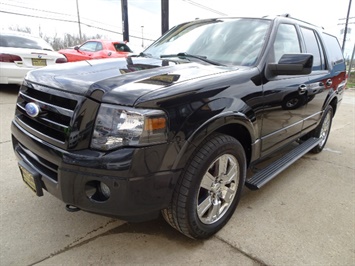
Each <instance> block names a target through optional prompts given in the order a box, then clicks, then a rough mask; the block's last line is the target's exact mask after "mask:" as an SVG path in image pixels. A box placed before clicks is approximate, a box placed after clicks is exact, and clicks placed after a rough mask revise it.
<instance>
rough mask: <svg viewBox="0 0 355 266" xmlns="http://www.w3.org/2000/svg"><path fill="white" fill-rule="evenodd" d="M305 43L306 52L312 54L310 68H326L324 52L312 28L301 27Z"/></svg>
mask: <svg viewBox="0 0 355 266" xmlns="http://www.w3.org/2000/svg"><path fill="white" fill-rule="evenodd" d="M301 31H302V35H303V37H304V40H305V44H306V52H307V53H310V54H312V55H313V67H312V70H324V69H326V65H325V60H324V53H323V49H322V46H321V44H320V40H319V38H318V36H317V33H316V32H315V31H314V30H311V29H307V28H303V27H301Z"/></svg>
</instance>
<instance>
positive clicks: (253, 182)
mask: <svg viewBox="0 0 355 266" xmlns="http://www.w3.org/2000/svg"><path fill="white" fill-rule="evenodd" d="M320 141H321V139H318V138H310V139H308V140H306V141H305V142H303V143H302V144H300V145H298V146H297V147H295V148H294V149H293V150H291V151H290V152H289V153H287V154H285V155H284V156H282V157H281V158H280V159H278V160H276V161H275V162H273V163H272V164H270V165H268V166H267V167H265V168H264V169H261V170H260V171H259V172H257V173H256V174H255V175H253V176H252V177H251V178H249V179H248V180H247V181H246V182H245V185H246V186H247V187H248V188H249V189H251V190H257V189H259V188H261V187H262V186H263V185H265V184H266V183H267V182H269V181H270V180H271V179H273V178H274V177H275V176H276V175H278V174H279V173H281V172H282V171H283V170H285V169H286V168H287V167H289V166H290V165H291V164H293V163H294V162H295V161H297V160H298V159H299V158H301V157H302V156H303V155H305V154H306V153H307V152H309V151H310V150H311V149H313V148H314V147H315V146H317V145H318V144H319V142H320Z"/></svg>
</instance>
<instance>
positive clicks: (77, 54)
mask: <svg viewBox="0 0 355 266" xmlns="http://www.w3.org/2000/svg"><path fill="white" fill-rule="evenodd" d="M58 52H59V53H61V54H63V55H65V57H66V58H67V60H68V62H75V61H81V60H91V59H100V58H117V57H127V56H128V55H129V54H130V53H132V50H131V49H130V48H129V47H128V46H127V44H126V43H125V42H120V41H109V40H101V39H94V40H88V41H86V42H85V43H83V44H82V45H80V46H75V47H74V48H67V49H61V50H59V51H58Z"/></svg>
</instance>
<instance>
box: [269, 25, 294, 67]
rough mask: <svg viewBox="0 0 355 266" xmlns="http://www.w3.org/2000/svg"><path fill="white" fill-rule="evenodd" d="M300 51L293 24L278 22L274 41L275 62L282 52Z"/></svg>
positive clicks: (292, 52)
mask: <svg viewBox="0 0 355 266" xmlns="http://www.w3.org/2000/svg"><path fill="white" fill-rule="evenodd" d="M296 53H301V48H300V42H299V39H298V35H297V31H296V28H295V26H294V25H291V24H280V26H279V28H278V29H277V34H276V38H275V42H274V56H275V62H278V61H279V60H280V58H281V56H282V55H284V54H296Z"/></svg>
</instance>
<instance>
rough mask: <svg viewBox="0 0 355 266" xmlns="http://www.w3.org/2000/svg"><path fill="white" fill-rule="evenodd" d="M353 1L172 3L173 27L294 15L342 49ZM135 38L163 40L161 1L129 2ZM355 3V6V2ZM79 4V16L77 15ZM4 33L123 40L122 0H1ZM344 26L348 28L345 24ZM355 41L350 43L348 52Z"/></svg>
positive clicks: (134, 41) (135, 42)
mask: <svg viewBox="0 0 355 266" xmlns="http://www.w3.org/2000/svg"><path fill="white" fill-rule="evenodd" d="M349 1H350V0H336V1H325V0H294V1H289V0H269V1H267V0H248V1H243V2H242V1H237V0H170V1H169V28H171V27H173V26H175V25H177V24H179V23H182V22H186V21H190V20H194V19H196V18H200V19H203V18H212V17H213V18H214V17H226V16H233V17H239V16H242V17H249V16H252V17H262V16H265V15H279V14H285V13H289V14H290V15H291V16H292V17H295V18H297V19H300V20H304V21H307V22H309V23H312V24H315V25H318V26H322V27H323V28H325V29H326V30H327V31H328V32H330V33H332V34H334V35H336V36H337V37H338V38H339V42H340V43H341V44H342V39H341V36H340V29H341V28H342V27H344V23H345V18H346V16H347V12H348V7H349ZM127 2H128V19H129V33H130V42H129V44H130V45H131V46H132V47H142V46H143V47H146V46H148V45H149V44H150V43H151V42H152V41H153V40H155V39H157V38H158V37H159V36H160V35H161V6H160V5H161V0H127ZM353 2H354V1H353ZM77 3H78V7H79V16H78V13H77ZM0 17H1V19H0V28H3V29H7V28H8V27H15V28H16V27H20V28H24V27H29V28H31V30H32V33H33V34H35V35H36V34H38V32H39V31H41V32H42V33H43V34H45V35H46V36H49V37H52V36H53V37H54V36H55V35H57V36H60V35H62V34H65V33H70V34H75V35H79V26H78V17H80V22H81V27H80V28H81V32H82V34H86V35H87V36H93V35H96V34H100V35H102V36H103V37H105V38H108V39H116V40H123V36H122V34H120V33H122V15H121V0H60V1H54V0H0ZM350 18H351V19H350V21H349V22H352V24H349V27H352V28H354V29H353V31H352V35H351V36H354V35H355V3H352V8H351V9H350ZM339 24H342V25H339ZM354 41H355V38H353V37H352V38H350V40H348V41H347V45H346V48H347V51H348V53H349V52H351V51H352V49H353V46H354Z"/></svg>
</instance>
